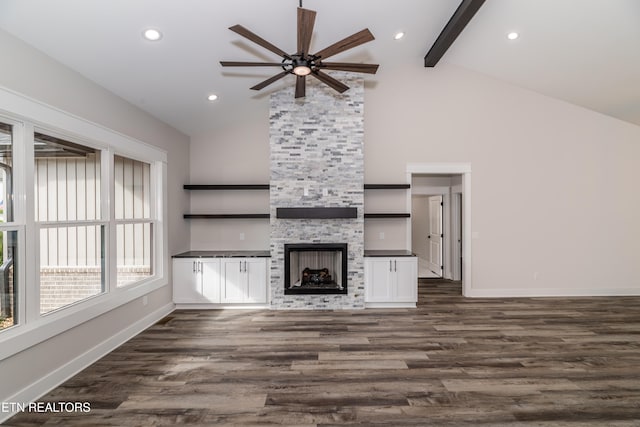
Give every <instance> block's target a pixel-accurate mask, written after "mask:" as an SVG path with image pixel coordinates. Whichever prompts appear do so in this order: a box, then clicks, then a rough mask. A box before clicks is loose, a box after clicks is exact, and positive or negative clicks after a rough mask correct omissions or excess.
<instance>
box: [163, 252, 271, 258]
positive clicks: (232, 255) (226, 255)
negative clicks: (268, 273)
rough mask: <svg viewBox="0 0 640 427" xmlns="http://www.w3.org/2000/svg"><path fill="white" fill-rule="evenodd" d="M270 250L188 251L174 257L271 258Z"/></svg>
mask: <svg viewBox="0 0 640 427" xmlns="http://www.w3.org/2000/svg"><path fill="white" fill-rule="evenodd" d="M270 256H271V252H269V251H187V252H183V253H181V254H177V255H173V256H172V258H269V257H270Z"/></svg>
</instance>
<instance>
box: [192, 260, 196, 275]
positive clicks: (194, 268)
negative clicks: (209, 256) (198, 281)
mask: <svg viewBox="0 0 640 427" xmlns="http://www.w3.org/2000/svg"><path fill="white" fill-rule="evenodd" d="M191 267H192V268H191V270H192V271H193V272H194V273H195V272H196V262H195V261H193V262H192V263H191Z"/></svg>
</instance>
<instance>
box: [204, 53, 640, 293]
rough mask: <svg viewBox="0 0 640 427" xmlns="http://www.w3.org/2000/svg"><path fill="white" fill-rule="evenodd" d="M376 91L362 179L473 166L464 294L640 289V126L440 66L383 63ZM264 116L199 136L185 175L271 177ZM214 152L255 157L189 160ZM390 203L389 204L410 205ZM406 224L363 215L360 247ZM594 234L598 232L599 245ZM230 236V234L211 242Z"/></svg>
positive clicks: (400, 235)
mask: <svg viewBox="0 0 640 427" xmlns="http://www.w3.org/2000/svg"><path fill="white" fill-rule="evenodd" d="M373 86H374V87H368V88H367V90H366V93H365V182H367V183H402V182H405V181H406V164H407V163H420V162H424V163H433V162H456V163H460V162H463V163H466V162H468V163H471V167H472V170H473V172H472V215H473V223H472V231H473V232H474V233H476V234H475V235H476V238H475V239H474V240H473V241H472V244H473V247H472V254H473V257H472V276H473V283H472V286H473V288H472V291H473V292H472V294H475V295H507V294H510V295H525V294H562V293H565V294H590V293H602V294H607V293H640V279H638V277H640V260H639V258H640V222H638V221H637V220H636V219H637V218H638V217H640V195H639V193H638V192H637V189H636V188H635V186H636V183H637V182H640V168H637V167H636V165H635V163H636V162H637V159H638V158H640V127H638V126H635V125H631V124H629V123H626V122H622V121H619V120H616V119H613V118H610V117H607V116H604V115H601V114H599V113H595V112H592V111H590V110H586V109H583V108H581V107H576V106H574V105H571V104H568V103H565V102H562V101H558V100H555V99H552V98H548V97H546V96H542V95H540V94H536V93H534V92H531V91H527V90H523V89H520V88H517V87H515V86H512V85H509V84H506V83H503V82H500V81H497V80H495V79H492V78H490V77H487V76H484V75H481V74H479V73H475V72H472V71H469V70H465V69H463V68H460V67H456V66H453V65H449V64H447V63H446V62H441V63H440V64H439V65H438V66H437V67H436V68H434V69H424V68H421V67H416V68H414V69H412V68H410V67H403V68H400V67H398V68H394V66H393V65H387V64H383V66H382V67H381V72H380V73H379V75H378V82H377V84H375V85H373ZM261 114H262V113H260V114H258V117H259V119H258V120H257V121H256V122H251V120H250V119H249V120H247V121H246V122H243V123H242V124H241V125H230V126H229V127H228V128H227V129H224V130H221V131H220V132H218V133H216V134H212V135H207V136H201V137H199V138H197V139H194V141H192V147H193V150H192V177H197V178H203V179H204V178H209V177H210V178H211V180H214V181H215V180H220V178H227V180H228V181H234V180H235V179H238V180H239V179H240V178H241V177H243V176H244V173H245V172H246V173H249V174H254V176H256V175H257V178H262V177H266V174H267V172H266V171H267V170H268V159H269V154H268V151H267V142H266V141H267V139H268V122H267V120H266V114H267V112H266V110H265V111H264V116H262V115H261ZM218 147H221V150H222V151H223V152H225V153H226V152H228V151H229V150H231V151H233V152H234V153H237V154H235V155H234V156H235V157H234V159H237V157H238V156H240V155H241V153H243V152H244V153H246V152H251V153H252V155H251V157H252V159H251V160H250V162H249V163H246V162H245V163H243V162H235V161H234V162H229V163H228V164H226V165H222V164H220V160H218V161H216V163H215V166H216V167H218V166H219V167H220V169H217V170H216V168H214V167H210V166H206V165H204V163H203V162H204V160H203V159H201V160H200V163H199V164H196V163H195V162H193V160H194V157H196V156H197V157H199V155H198V154H196V153H201V152H202V151H201V150H208V152H209V153H216V152H217V150H218ZM254 179H255V178H254ZM392 197H397V196H390V198H389V199H388V200H389V203H388V205H389V206H388V209H385V210H391V209H392V208H393V209H396V208H398V210H397V211H403V210H405V209H406V206H400V207H398V206H397V205H396V201H395V200H392ZM400 197H402V196H400ZM375 203H377V204H384V203H385V202H380V201H373V199H372V198H371V197H369V196H367V200H365V207H366V208H367V209H369V208H370V207H371V206H373V204H375ZM367 205H369V206H367ZM377 207H380V208H382V207H383V206H376V208H377ZM378 221H379V222H378ZM408 223H409V222H408V221H397V220H376V222H375V223H374V222H373V220H368V221H367V223H366V230H365V246H366V248H368V249H376V248H383V247H387V248H397V246H396V245H399V247H400V248H404V242H405V241H406V227H407V224H408ZM372 224H373V225H372ZM194 230H198V231H197V232H199V231H200V230H201V229H200V228H197V229H196V228H192V235H193V233H194ZM594 230H602V231H603V232H602V233H599V234H598V238H597V239H596V238H594ZM380 232H384V233H385V240H380V239H379V233H380ZM229 233H230V234H231V235H232V236H233V235H236V234H237V233H236V231H233V232H229ZM227 244H229V245H232V246H233V245H235V244H236V242H233V239H231V240H230V241H229V242H225V241H216V245H219V246H225V245H227ZM595 265H598V266H606V267H607V268H598V269H594V268H593V266H595ZM536 272H537V273H538V274H537V280H534V273H536Z"/></svg>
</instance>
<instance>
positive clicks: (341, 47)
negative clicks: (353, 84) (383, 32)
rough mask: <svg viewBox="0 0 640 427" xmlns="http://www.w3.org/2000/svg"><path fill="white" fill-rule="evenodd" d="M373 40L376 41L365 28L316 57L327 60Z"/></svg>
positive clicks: (322, 51) (323, 50)
mask: <svg viewBox="0 0 640 427" xmlns="http://www.w3.org/2000/svg"><path fill="white" fill-rule="evenodd" d="M371 40H375V37H373V34H371V31H369V29H368V28H365V29H364V30H362V31H360V32H357V33H355V34H352V35H350V36H349V37H347V38H346V39H342V40H340V41H339V42H337V43H334V44H332V45H331V46H329V47H327V48H324V49H322V50H321V51H320V52H318V53H316V54H315V55H314V56H317V57H319V58H320V59H321V60H322V59H327V58H328V57H330V56H333V55H335V54H338V53H340V52H344V51H345V50H348V49H351V48H353V47H356V46H360V45H361V44H364V43H367V42H370V41H371Z"/></svg>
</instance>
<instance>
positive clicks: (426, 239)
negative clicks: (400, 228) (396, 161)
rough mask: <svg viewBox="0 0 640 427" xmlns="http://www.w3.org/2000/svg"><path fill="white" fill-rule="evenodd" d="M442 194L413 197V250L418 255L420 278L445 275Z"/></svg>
mask: <svg viewBox="0 0 640 427" xmlns="http://www.w3.org/2000/svg"><path fill="white" fill-rule="evenodd" d="M443 200H444V198H443V197H442V195H415V196H412V197H411V235H412V236H411V237H412V238H411V251H412V252H413V253H414V254H416V256H417V257H418V278H420V279H435V278H442V277H443V262H442V261H443V237H444V236H443V226H442V220H443V207H444V202H443Z"/></svg>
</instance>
